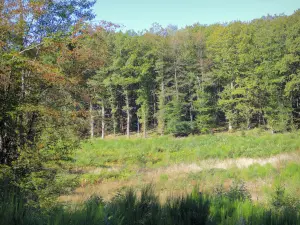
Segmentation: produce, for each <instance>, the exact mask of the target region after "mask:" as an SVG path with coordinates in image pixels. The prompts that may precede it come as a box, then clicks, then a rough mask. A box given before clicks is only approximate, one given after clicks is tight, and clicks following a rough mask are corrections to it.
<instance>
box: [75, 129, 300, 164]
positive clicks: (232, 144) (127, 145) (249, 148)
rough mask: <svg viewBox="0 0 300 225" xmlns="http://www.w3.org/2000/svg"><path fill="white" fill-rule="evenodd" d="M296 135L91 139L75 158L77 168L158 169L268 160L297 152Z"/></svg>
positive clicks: (298, 145)
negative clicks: (211, 160) (208, 161)
mask: <svg viewBox="0 0 300 225" xmlns="http://www.w3.org/2000/svg"><path fill="white" fill-rule="evenodd" d="M298 137H299V134H298V133H284V134H270V133H255V132H253V131H252V132H248V133H246V134H245V135H243V134H242V133H238V134H216V135H202V136H190V137H187V138H174V137H170V136H165V137H155V138H148V139H142V138H134V139H129V140H128V139H126V138H122V137H121V138H116V139H108V140H101V139H94V140H92V141H87V142H84V143H82V147H81V149H79V150H78V151H76V153H75V155H74V159H75V165H76V166H83V167H85V166H96V167H109V166H127V165H135V166H137V167H160V166H166V165H170V164H174V163H182V162H197V161H198V160H203V159H208V158H218V159H225V158H238V157H251V158H256V157H268V156H271V155H275V154H278V153H283V152H290V151H295V150H299V149H300V138H298Z"/></svg>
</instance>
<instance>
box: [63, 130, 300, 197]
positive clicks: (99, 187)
mask: <svg viewBox="0 0 300 225" xmlns="http://www.w3.org/2000/svg"><path fill="white" fill-rule="evenodd" d="M298 137H299V134H298V133H281V134H270V133H267V132H260V131H259V130H253V131H249V132H238V133H234V134H230V133H221V134H215V135H202V136H189V137H186V138H174V137H172V136H165V137H149V138H147V139H142V138H138V137H131V139H127V138H125V137H116V138H108V139H105V140H101V139H94V140H90V141H86V142H83V143H82V145H81V148H80V149H78V150H77V151H76V152H75V153H74V156H73V161H72V162H70V163H69V164H66V165H65V166H66V168H67V169H68V171H69V172H67V173H65V174H63V176H64V177H65V179H70V180H72V181H75V183H76V184H77V187H76V188H75V189H74V191H73V192H72V193H71V194H66V195H62V196H60V198H59V200H60V201H62V202H75V203H78V202H84V201H85V200H87V199H89V197H90V196H92V195H95V194H96V195H99V196H102V197H103V198H104V199H105V200H110V199H112V198H113V197H114V196H115V195H116V194H118V193H119V192H122V191H123V192H124V191H125V190H128V188H130V187H133V188H134V189H135V190H138V191H141V190H142V189H143V187H144V186H145V185H147V184H154V191H155V193H156V194H157V195H158V196H159V199H160V200H161V201H162V202H164V201H165V200H166V199H167V198H168V197H169V196H182V195H185V194H187V193H190V192H191V191H192V189H193V188H194V187H195V186H197V187H199V190H200V191H201V192H203V193H209V194H211V193H213V190H214V188H215V187H218V186H222V187H224V188H225V189H226V190H227V189H228V188H229V187H230V185H232V183H234V182H235V181H242V182H244V183H245V184H246V188H247V189H249V192H250V194H251V199H252V200H255V201H259V202H262V203H266V202H268V201H269V199H270V193H271V192H272V191H273V190H274V189H275V188H276V187H278V186H282V187H284V188H285V190H286V192H288V193H289V194H290V195H292V196H300V188H299V187H300V183H299V182H300V179H299V178H300V177H299V176H300V173H299V172H300V166H299V162H300V155H299V149H300V139H299V138H298Z"/></svg>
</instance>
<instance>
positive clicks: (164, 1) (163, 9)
mask: <svg viewBox="0 0 300 225" xmlns="http://www.w3.org/2000/svg"><path fill="white" fill-rule="evenodd" d="M299 8H300V0H127V1H126V0H97V3H96V5H95V7H94V11H95V13H96V15H97V17H96V19H95V20H106V21H110V22H113V23H117V24H123V25H124V26H125V29H134V30H136V31H140V30H143V29H148V28H149V27H150V26H151V24H152V23H154V22H158V23H159V24H161V25H162V26H167V25H168V24H174V25H178V27H184V26H186V25H192V24H194V23H197V22H199V23H201V24H212V23H218V22H221V23H223V22H230V21H233V20H242V21H249V20H252V19H255V18H260V17H262V16H264V15H267V14H271V15H274V14H280V13H284V14H286V15H290V14H292V13H293V12H294V11H295V10H297V9H299Z"/></svg>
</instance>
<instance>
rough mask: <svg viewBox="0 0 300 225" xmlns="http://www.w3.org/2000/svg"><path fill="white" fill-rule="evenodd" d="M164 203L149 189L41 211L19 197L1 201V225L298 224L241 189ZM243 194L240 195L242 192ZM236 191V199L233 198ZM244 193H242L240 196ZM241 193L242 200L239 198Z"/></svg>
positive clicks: (294, 214) (288, 211)
mask: <svg viewBox="0 0 300 225" xmlns="http://www.w3.org/2000/svg"><path fill="white" fill-rule="evenodd" d="M196 190H197V189H196V188H195V189H194V191H193V192H192V193H190V194H188V195H186V196H182V197H176V198H169V199H168V200H167V202H166V203H164V204H161V203H160V202H159V200H158V198H157V196H156V195H155V194H154V192H153V188H152V187H151V186H148V187H146V188H144V189H143V190H142V192H141V193H140V195H137V194H136V193H135V192H134V191H133V190H128V191H127V192H126V193H125V194H119V195H117V196H116V197H115V198H114V199H113V200H112V201H110V202H104V201H103V200H102V199H101V198H99V197H92V198H91V199H89V200H88V201H86V202H85V203H84V204H83V205H81V206H76V207H73V208H72V207H64V206H59V207H56V208H52V209H48V210H44V209H37V208H32V207H30V206H28V205H27V204H26V201H25V199H26V198H25V197H24V196H23V195H22V193H21V192H17V191H10V192H11V194H10V195H7V196H2V197H1V202H0V224H1V225H68V224H70V225H71V224H72V225H94V224H95V225H96V224H97V225H101V224H105V225H108V224H110V225H138V224H145V225H160V224H161V225H162V224H164V225H215V224H228V225H229V224H230V225H231V224H272V225H277V224H278V225H282V224H300V217H299V211H298V210H297V209H295V208H289V207H285V206H283V205H281V208H280V209H279V208H265V207H264V206H262V205H257V204H254V203H253V202H251V201H250V200H249V198H247V197H246V196H247V193H246V192H245V191H243V189H236V187H235V188H232V189H231V190H230V192H231V193H229V192H228V193H226V192H225V193H224V192H222V193H221V194H220V193H219V194H216V195H214V196H206V195H203V194H201V193H199V192H197V191H196ZM241 191H242V192H241ZM235 192H236V194H237V193H238V192H239V194H237V195H234V193H235ZM244 192H245V193H244ZM243 193H244V194H245V195H243Z"/></svg>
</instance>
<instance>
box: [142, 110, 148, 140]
mask: <svg viewBox="0 0 300 225" xmlns="http://www.w3.org/2000/svg"><path fill="white" fill-rule="evenodd" d="M143 122H144V125H143V133H144V138H146V136H147V134H146V130H147V127H146V126H147V120H146V112H144V121H143Z"/></svg>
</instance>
